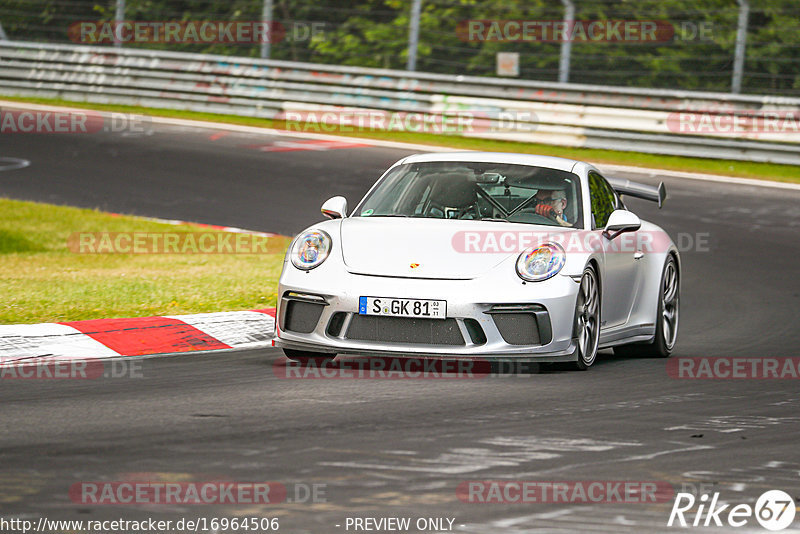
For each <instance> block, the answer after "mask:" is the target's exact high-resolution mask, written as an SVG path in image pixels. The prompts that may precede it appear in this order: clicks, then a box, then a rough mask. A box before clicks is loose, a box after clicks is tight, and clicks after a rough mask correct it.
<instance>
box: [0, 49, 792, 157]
mask: <svg viewBox="0 0 800 534" xmlns="http://www.w3.org/2000/svg"><path fill="white" fill-rule="evenodd" d="M0 93H1V94H4V95H9V96H13V95H21V96H36V97H59V98H63V99H66V100H74V101H84V102H93V103H116V104H129V105H141V106H147V107H155V108H167V109H185V110H194V111H204V112H211V113H229V114H235V115H242V116H255V117H264V118H275V117H279V116H280V114H281V113H285V112H287V111H293V110H303V111H314V110H316V111H326V110H327V111H337V110H341V109H342V108H346V109H348V110H354V109H355V110H385V111H389V112H392V111H396V112H409V113H426V114H432V115H441V114H453V113H457V112H469V113H472V114H479V115H480V116H482V117H486V118H487V119H486V122H487V127H486V128H482V129H481V131H469V132H465V133H464V135H470V136H476V137H483V138H493V139H508V140H519V141H528V142H537V143H546V144H556V145H564V146H575V147H587V148H600V149H615V150H630V151H637V152H648V153H655V154H671V155H685V156H697V157H709V158H724V159H738V160H748V161H767V162H774V163H786V164H800V131H798V130H797V129H793V128H792V125H793V124H797V122H794V123H793V122H792V120H794V121H798V120H800V99H798V98H787V97H775V96H755V95H730V94H723V93H699V92H688V91H676V90H656V89H646V90H645V89H634V88H625V87H607V86H605V87H604V86H588V85H581V84H560V83H550V82H535V81H523V80H513V79H506V78H478V77H470V76H456V75H441V74H430V73H409V72H406V71H397V70H386V69H368V68H361V67H346V66H332V65H319V64H312V63H296V62H288V61H276V60H261V59H253V58H241V57H232V56H214V55H201V54H188V53H181V52H168V51H162V50H141V49H127V48H122V49H119V48H111V47H93V46H78V45H53V44H42V43H27V42H16V41H3V42H0ZM679 113H695V114H701V115H703V116H708V117H712V118H714V117H724V118H727V119H728V120H729V121H730V120H733V117H735V116H738V117H743V118H745V119H746V118H748V117H750V116H751V115H752V114H754V113H756V114H764V113H773V114H774V115H775V116H776V117H781V118H782V119H781V120H782V122H781V124H782V126H783V127H781V128H755V129H750V127H749V126H747V127H745V129H744V131H737V132H736V133H731V132H725V131H723V130H724V129H723V128H717V131H714V129H713V128H712V129H711V130H712V131H709V130H708V129H705V130H703V133H702V134H697V133H676V132H675V128H674V125H675V122H676V120H678V117H679V115H678V114H679ZM498 117H505V120H504V121H502V123H503V125H504V127H503V128H499V127H497V126H498V125H499V123H500V121H499V119H498ZM508 117H516V118H517V120H516V121H509V120H508ZM786 117H789V119H790V120H789V121H788V122H785V119H786ZM787 125H788V126H787Z"/></svg>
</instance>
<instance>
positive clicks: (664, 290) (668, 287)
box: [614, 255, 681, 358]
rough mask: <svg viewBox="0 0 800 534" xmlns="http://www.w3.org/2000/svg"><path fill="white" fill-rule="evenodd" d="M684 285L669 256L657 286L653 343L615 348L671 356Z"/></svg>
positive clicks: (632, 353)
mask: <svg viewBox="0 0 800 534" xmlns="http://www.w3.org/2000/svg"><path fill="white" fill-rule="evenodd" d="M680 300H681V284H680V272H679V271H678V263H677V262H676V261H675V258H674V257H673V256H672V255H670V256H669V259H667V262H666V263H665V264H664V270H663V271H662V272H661V283H660V284H659V286H658V313H657V315H656V335H655V337H653V341H651V342H650V343H631V344H629V345H620V346H619V347H614V354H616V355H618V356H638V357H649V358H669V356H670V354H672V349H673V348H674V347H675V341H676V340H677V339H678V323H679V319H680Z"/></svg>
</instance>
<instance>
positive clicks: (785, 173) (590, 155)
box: [0, 96, 800, 183]
mask: <svg viewBox="0 0 800 534" xmlns="http://www.w3.org/2000/svg"><path fill="white" fill-rule="evenodd" d="M0 98H2V99H5V100H13V101H18V102H31V103H38V104H50V105H59V106H70V107H77V108H85V109H95V110H101V111H118V112H127V113H139V114H144V115H154V116H160V117H174V118H180V119H193V120H203V121H212V122H219V123H227V124H243V125H248V126H260V127H265V128H279V129H283V128H285V123H284V122H283V121H274V120H270V119H259V118H253V117H238V116H234V115H220V114H214V113H200V112H195V111H180V110H170V109H154V108H144V107H137V106H123V105H111V104H92V103H84V102H73V101H68V100H62V99H45V98H15V97H5V96H3V97H0ZM309 131H313V130H309ZM322 133H328V134H335V132H328V131H323V132H322ZM342 135H346V136H348V137H362V138H368V139H381V140H387V141H399V142H406V143H417V144H425V145H434V146H445V147H451V148H454V149H460V150H465V149H468V150H488V151H498V152H523V153H529V154H544V155H549V156H560V157H565V158H572V159H579V160H583V161H590V162H592V163H596V164H603V163H606V164H617V165H632V166H637V167H649V168H652V169H666V170H674V171H686V172H700V173H707V174H718V175H724V176H737V177H741V178H754V179H762V180H774V181H779V182H792V183H800V167H798V166H795V165H778V164H773V163H754V162H747V161H733V160H717V159H704V158H684V157H680V156H660V155H656V154H643V153H639V152H623V151H618V150H599V149H593V148H570V147H558V146H552V145H542V144H536V143H520V142H514V141H497V140H491V139H476V138H467V137H457V136H454V135H437V134H427V133H416V132H387V131H382V130H361V131H356V132H348V133H345V134H342Z"/></svg>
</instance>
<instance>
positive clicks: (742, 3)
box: [731, 0, 750, 93]
mask: <svg viewBox="0 0 800 534" xmlns="http://www.w3.org/2000/svg"><path fill="white" fill-rule="evenodd" d="M736 2H737V3H738V4H739V24H738V26H737V28H736V51H735V52H734V56H733V79H732V80H731V93H741V92H742V74H743V72H744V54H745V47H746V45H747V23H748V18H749V17H750V4H749V3H748V1H747V0H736Z"/></svg>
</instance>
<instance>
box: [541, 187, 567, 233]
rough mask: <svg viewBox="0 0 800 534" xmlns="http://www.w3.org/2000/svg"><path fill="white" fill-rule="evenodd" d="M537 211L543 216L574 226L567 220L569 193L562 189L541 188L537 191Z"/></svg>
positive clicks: (564, 224)
mask: <svg viewBox="0 0 800 534" xmlns="http://www.w3.org/2000/svg"><path fill="white" fill-rule="evenodd" d="M536 200H538V201H539V203H538V204H537V205H536V213H537V214H538V215H541V216H542V217H547V218H548V219H552V220H554V221H556V222H557V223H558V224H560V225H561V226H572V223H571V222H569V221H568V220H567V214H566V213H565V211H564V210H566V209H567V194H566V192H564V191H561V190H555V191H549V190H546V189H540V190H539V191H537V192H536Z"/></svg>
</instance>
